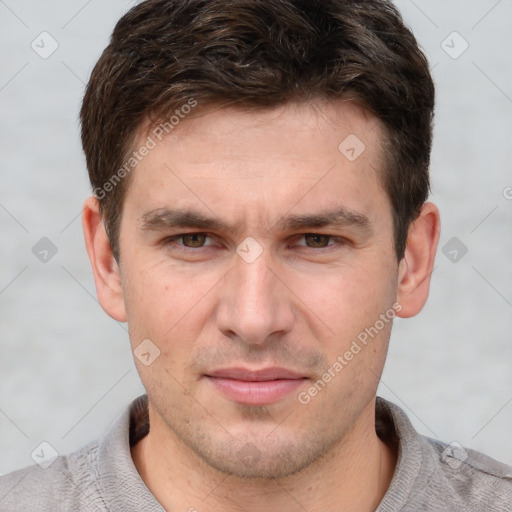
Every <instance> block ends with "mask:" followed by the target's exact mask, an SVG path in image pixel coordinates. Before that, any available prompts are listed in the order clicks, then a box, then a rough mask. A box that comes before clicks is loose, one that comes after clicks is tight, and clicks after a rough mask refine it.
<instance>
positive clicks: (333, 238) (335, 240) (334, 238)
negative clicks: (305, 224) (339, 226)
mask: <svg viewBox="0 0 512 512" xmlns="http://www.w3.org/2000/svg"><path fill="white" fill-rule="evenodd" d="M308 235H311V236H315V235H316V236H324V237H327V238H328V239H329V243H328V244H327V245H326V246H325V247H309V246H307V245H306V244H295V246H297V247H305V248H307V249H313V250H315V251H319V250H321V249H327V248H330V247H333V246H335V245H337V244H338V245H340V244H341V245H346V244H348V243H350V241H349V240H348V239H347V238H345V237H343V236H339V235H329V234H327V233H316V232H311V231H308V232H306V233H298V234H296V235H293V236H292V237H291V240H292V241H293V240H300V239H304V238H305V237H306V236H308Z"/></svg>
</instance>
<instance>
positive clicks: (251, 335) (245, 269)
mask: <svg viewBox="0 0 512 512" xmlns="http://www.w3.org/2000/svg"><path fill="white" fill-rule="evenodd" d="M235 258H236V260H235V268H233V269H232V270H231V272H229V273H228V275H227V276H226V277H225V280H224V282H223V286H222V289H221V291H220V295H219V302H218V304H217V308H216V322H217V327H218V329H219V330H220V331H221V332H222V334H224V336H227V337H229V338H231V339H234V340H237V341H239V342H242V343H245V344H250V345H263V344H265V343H267V342H268V341H269V340H271V339H275V338H277V337H279V336H280V335H283V334H286V333H288V332H290V331H291V329H292V327H293V324H294V321H295V314H294V308H293V297H292V294H291V292H290V290H289V289H288V288H287V287H286V286H285V284H284V283H283V282H282V280H281V279H279V278H278V277H277V276H278V273H277V269H273V268H272V266H273V265H272V261H271V258H270V257H269V256H268V255H267V254H265V251H264V252H263V254H262V255H261V256H260V257H259V258H258V259H257V260H256V261H253V262H252V263H247V262H246V261H244V260H243V259H242V258H241V257H239V256H236V257H235Z"/></svg>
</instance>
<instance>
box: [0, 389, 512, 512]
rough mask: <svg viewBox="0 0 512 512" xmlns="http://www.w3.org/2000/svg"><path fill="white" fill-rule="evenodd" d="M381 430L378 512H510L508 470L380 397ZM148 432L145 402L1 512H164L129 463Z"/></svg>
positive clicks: (9, 484) (31, 476) (35, 478)
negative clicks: (385, 466)
mask: <svg viewBox="0 0 512 512" xmlns="http://www.w3.org/2000/svg"><path fill="white" fill-rule="evenodd" d="M376 428H377V432H378V434H379V436H380V437H381V438H382V439H384V440H387V441H389V442H395V443H396V445H397V446H398V462H397V467H396V469H395V474H394V476H393V480H392V482H391V485H390V487H389V489H388V491H387V493H386V495H385V496H384V498H383V500H382V502H381V504H380V505H379V507H378V509H377V512H391V511H393V512H395V511H404V512H405V511H411V512H413V511H414V512H418V511H425V512H451V511H467V512H491V511H492V512H511V511H512V467H511V466H507V465H505V464H502V463H500V462H497V461H495V460H493V459H491V458H490V457H487V456H486V455H483V454H481V453H479V452H475V451H473V450H469V449H464V448H462V447H461V446H460V445H458V444H454V443H452V444H450V445H448V444H445V443H441V442H439V441H436V440H433V439H429V438H427V437H424V436H421V435H420V434H418V433H417V432H416V431H415V430H414V428H413V426H412V425H411V423H410V421H409V420H408V418H407V416H406V415H405V413H404V412H403V411H402V410H401V409H400V408H399V407H397V406H396V405H394V404H392V403H390V402H387V401H386V400H383V399H382V398H377V409H376ZM148 431H149V421H148V415H147V397H146V396H145V395H144V396H142V397H139V398H138V399H136V400H135V401H134V402H132V404H131V405H130V407H129V408H128V409H127V410H126V411H125V412H124V413H123V414H122V415H121V416H120V417H119V418H118V419H117V420H116V421H115V422H114V424H113V425H112V427H111V428H110V430H109V431H108V432H107V433H106V435H105V436H104V437H103V438H102V439H100V440H98V441H95V442H92V443H90V444H88V445H87V446H85V447H83V448H82V449H80V450H78V451H77V452H75V453H72V454H71V455H68V456H65V457H64V456H63V457H59V458H57V459H56V460H55V461H54V462H53V463H52V464H51V465H50V466H49V467H47V468H46V469H43V468H42V467H40V466H38V465H36V466H32V467H29V468H26V469H22V470H19V471H16V472H14V473H10V474H8V475H5V476H3V477H0V511H1V512H35V511H37V512H44V511H51V512H67V511H69V512H71V511H72V512H77V511H83V512H85V511H87V512H104V511H105V512H106V511H109V512H130V511H134V512H135V511H136V512H162V511H163V510H164V509H163V508H162V506H161V505H160V504H159V503H158V502H157V501H156V499H155V498H154V496H153V495H152V494H151V493H150V492H149V490H148V488H147V487H146V486H145V484H144V482H143V481H142V480H141V478H140V476H139V474H138V473H137V469H136V468H135V466H134V464H133V461H132V458H131V452H130V445H134V444H135V443H136V442H137V441H138V440H140V439H141V438H142V437H144V436H145V435H146V434H147V433H148ZM41 465H43V466H46V465H47V464H41Z"/></svg>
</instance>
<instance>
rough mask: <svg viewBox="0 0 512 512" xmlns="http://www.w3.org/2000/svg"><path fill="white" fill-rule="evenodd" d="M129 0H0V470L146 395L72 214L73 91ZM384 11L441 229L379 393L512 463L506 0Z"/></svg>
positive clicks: (76, 436)
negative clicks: (418, 114)
mask: <svg viewBox="0 0 512 512" xmlns="http://www.w3.org/2000/svg"><path fill="white" fill-rule="evenodd" d="M130 4H131V2H127V1H126V0H125V1H121V0H110V1H109V2H105V1H103V2H100V1H99V0H90V1H88V2H87V1H84V0H73V1H67V2H58V1H57V0H46V1H45V2H38V1H36V0H18V1H15V0H5V1H4V0H0V24H1V25H0V38H1V40H0V44H1V48H2V51H1V52H0V72H1V74H0V105H1V117H0V119H1V122H0V130H1V133H0V140H1V141H2V152H1V173H2V174H1V179H0V233H1V234H2V243H1V244H0V329H1V330H0V384H1V385H0V433H1V435H0V453H1V454H2V456H1V457H0V473H6V472H8V471H11V470H13V469H15V468H18V467H22V466H25V465H28V464H31V463H32V460H31V458H30V454H31V452H32V451H33V450H34V449H35V448H36V447H37V446H38V445H39V443H40V442H42V441H47V442H49V443H50V444H51V445H52V446H54V447H55V448H56V450H57V451H58V452H59V453H66V452H69V451H70V450H73V449H75V448H77V447H79V446H81V445H82V444H84V443H85V442H86V441H89V440H91V439H93V438H95V437H97V436H98V435H100V434H101V433H102V432H103V431H104V429H105V428H106V427H107V426H108V425H109V423H110V422H111V421H112V420H113V419H114V417H115V416H116V415H117V414H118V413H119V412H120V411H121V410H122V408H123V407H124V406H125V405H126V404H127V403H128V402H129V401H130V400H131V399H132V398H133V397H135V396H137V395H138V394H140V393H141V392H142V391H143V389H142V386H141V384H140V382H139V380H138V377H137V373H136V371H135V367H134V364H133V362H132V355H131V353H130V350H129V345H128V335H127V332H126V326H125V325H121V324H118V323H117V322H115V321H113V320H112V319H110V318H109V317H108V316H107V315H106V314H105V313H104V312H103V311H102V309H101V307H100V306H99V305H98V303H97V301H96V298H95V297H96V296H95V289H94V283H93V280H92V275H91V271H90V267H89V262H88V259H87V256H86V252H85V249H84V243H83V238H82V232H81V225H80V218H79V215H80V212H81V205H82V202H83V200H84V199H85V197H86V196H87V195H88V194H89V187H88V181H87V175H86V169H85V163H84V158H83V155H82V153H81V147H80V141H79V126H78V122H77V115H78V110H79V106H80V101H81V98H82V94H83V90H84V85H85V83H86V81H87V79H88V77H89V74H90V72H91V70H92V67H93V65H94V63H95V62H96V60H97V58H98V57H99V55H100V53H101V51H102V50H103V48H104V47H105V46H106V44H107V41H108V37H109V35H110V33H111V31H112V29H113V27H114V24H115V22H116V21H117V19H118V18H119V17H120V16H121V15H122V14H123V12H125V11H126V10H127V8H128V7H129V6H130ZM397 4H398V6H399V8H400V9H401V10H402V13H403V15H404V17H405V19H406V21H407V23H408V24H409V25H410V26H411V27H412V29H413V31H414V32H415V34H416V36H417V38H418V39H419V41H420V43H421V45H422V46H423V47H424V49H425V51H426V53H427V55H428V57H429V60H430V62H431V64H432V66H433V74H434V78H435V81H436V84H437V118H436V128H435V146H434V151H433V159H432V185H433V186H432V192H433V193H432V197H431V199H432V200H433V201H434V202H435V203H436V204H437V205H438V206H439V207H440V210H441V215H442V234H441V242H440V249H439V252H438V256H437V264H436V268H435V271H434V273H433V279H432V288H431V295H430V299H429V302H428V304H427V306H426V307H425V309H424V310H423V312H422V313H421V314H420V315H419V316H418V317H416V318H414V319H410V320H398V321H397V322H396V324H395V328H394V332H393V336H392V344H391V349H390V355H389V359H388V362H387V365H386V369H385V372H384V375H383V379H382V384H381V388H380V394H381V395H382V396H384V397H386V398H389V399H391V400H392V401H394V402H395V403H397V404H399V405H400V406H401V407H403V408H404V409H405V410H406V411H407V413H408V414H409V415H410V417H411V419H412V421H413V423H414V424H415V426H416V427H417V428H418V429H419V430H420V431H421V432H422V433H424V434H426V435H428V436H431V437H437V438H441V439H443V440H445V441H448V442H450V441H457V442H459V443H461V444H462V445H466V446H469V447H473V448H476V449H479V450H481V451H484V452H486V453H488V454H490V455H492V456H494V457H496V458H498V459H500V460H502V461H505V462H509V463H510V462H512V443H511V442H510V433H511V432H512V372H511V362H512V343H511V342H510V341H511V334H510V333H511V330H512V314H511V313H512V309H511V308H512V271H511V266H510V262H511V255H512V236H511V235H512V233H511V227H510V226H511V225H512V200H510V199H507V197H506V196H508V197H509V198H510V197H512V189H507V188H506V187H512V176H511V173H510V170H509V166H510V162H511V161H512V154H511V142H512V141H511V133H512V127H511V119H512V116H511V113H512V100H511V96H512V87H511V82H512V80H511V66H510V48H511V47H512V46H511V43H512V41H511V39H512V36H511V34H512V26H511V25H512V12H511V11H512V3H511V1H510V0H501V1H467V0H459V1H451V2H427V1H426V0H424V1H420V0H415V1H414V2H413V1H411V0H402V1H399V2H397ZM43 31H46V32H48V33H49V34H51V37H52V38H54V39H55V40H56V41H57V42H58V45H59V47H58V49H57V50H56V51H55V52H54V53H53V54H52V55H50V56H49V57H48V58H46V59H43V58H41V57H40V56H39V55H38V54H37V53H36V52H35V51H34V50H33V49H32V48H31V43H32V41H34V40H35V41H36V43H38V42H39V43H38V44H39V45H40V46H42V43H41V37H46V39H45V40H44V41H45V42H44V49H40V51H42V50H45V51H48V50H49V49H50V48H51V46H50V45H51V41H50V39H48V36H39V35H40V34H41V32H43ZM454 31H456V32H458V34H460V36H459V35H453V34H452V32H454ZM450 34H452V35H450ZM461 37H462V38H463V39H461ZM443 41H445V42H444V43H443ZM464 41H467V43H468V44H469V47H468V48H467V50H466V51H465V52H464V53H462V54H460V55H459V53H460V51H461V50H462V49H463V48H464V46H465V43H464ZM443 47H444V49H443ZM445 50H447V51H448V53H447V52H446V51H445ZM449 53H451V55H449ZM453 57H457V58H453ZM504 191H505V192H504ZM507 191H508V192H509V193H508V194H507ZM43 237H47V238H49V239H50V240H51V241H52V243H53V244H54V245H55V246H56V248H57V251H58V252H57V253H56V254H55V255H53V256H52V254H51V253H48V256H47V260H48V261H46V262H44V261H40V259H38V258H37V257H36V255H35V254H34V253H33V252H32V248H33V246H34V245H35V244H36V243H37V242H38V241H39V240H40V239H41V238H43ZM453 237H456V239H457V240H455V241H453V240H452V241H451V242H450V240H451V239H452V238H453ZM446 244H448V245H446ZM453 244H455V245H453ZM457 244H458V246H457ZM461 244H463V245H464V247H466V248H467V253H466V254H465V255H463V256H462V257H461V255H462V252H461V247H462V245H461ZM443 247H445V252H446V254H444V253H443V250H442V249H443ZM453 250H456V251H458V252H457V261H455V262H454V261H451V259H450V258H452V259H453V257H454V255H455V253H453ZM450 251H452V254H451V255H450ZM40 256H41V255H40ZM50 256H52V257H50Z"/></svg>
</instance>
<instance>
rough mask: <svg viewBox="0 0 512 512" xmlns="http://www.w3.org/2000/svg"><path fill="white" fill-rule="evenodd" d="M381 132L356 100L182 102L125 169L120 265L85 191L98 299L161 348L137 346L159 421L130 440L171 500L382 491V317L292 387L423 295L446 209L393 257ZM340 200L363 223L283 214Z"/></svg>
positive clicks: (370, 502) (335, 501) (190, 504)
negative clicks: (281, 374) (166, 215)
mask: <svg viewBox="0 0 512 512" xmlns="http://www.w3.org/2000/svg"><path fill="white" fill-rule="evenodd" d="M141 134H142V131H141ZM349 134H356V135H357V137H358V138H359V139H360V140H361V141H363V143H364V144H365V150H364V151H363V153H362V154H361V155H360V156H359V157H358V158H357V159H355V160H354V161H349V160H348V159H347V158H346V157H345V156H344V155H343V154H342V153H341V152H340V151H339V150H338V146H339V144H340V143H341V142H342V141H343V140H344V139H345V138H346V137H347V136H348V135H349ZM382 137H383V132H382V129H381V127H380V124H379V123H378V122H377V120H376V119H374V118H373V117H371V116H370V115H368V114H367V113H365V111H363V110H362V109H361V108H359V107H358V106H357V105H356V104H354V103H352V102H349V101H335V102H327V103H325V102H321V101H316V102H314V103H309V104H289V105H286V106H283V107H279V108H276V109H273V110H267V111H257V112H254V111H253V112H244V111H241V110H237V109H233V108H222V109H217V110H210V111H208V112H206V113H204V114H203V115H201V116H197V117H194V118H188V119H185V120H183V121H182V122H181V123H180V125H179V126H177V127H176V128H175V130H174V131H173V132H172V133H170V134H169V135H168V136H167V137H165V138H164V140H163V141H162V142H160V143H158V144H157V146H156V147H155V148H154V149H152V150H151V151H150V152H149V154H148V155H147V156H146V157H145V158H144V159H143V160H142V161H141V162H140V163H139V164H138V165H137V168H136V169H135V170H134V171H133V176H132V182H131V184H130V187H129V189H128V192H127V195H126V198H125V203H124V210H123V218H122V223H121V229H120V254H121V256H120V264H119V265H118V263H117V262H116V261H115V259H114V258H113V256H112V252H111V248H110V244H109V242H108V239H107V237H106V235H105V230H104V227H103V223H102V219H101V215H100V213H99V207H98V201H97V199H95V198H94V197H91V198H89V199H88V200H87V201H86V203H85V207H84V213H83V227H84V233H85V239H86V246H87V250H88V254H89V257H90V260H91V263H92V268H93V272H94V277H95V282H96V287H97V293H98V297H99V300H100V302H101V304H102V306H103V308H104V310H105V311H106V312H107V313H108V314H109V315H110V316H111V317H113V318H114V319H116V320H118V321H121V322H124V321H127V322H128V326H129V332H130V340H131V346H132V349H133V350H135V349H136V348H137V346H138V345H139V344H140V343H141V342H142V340H144V339H147V338H149V339H150V340H151V341H152V343H154V344H155V345H156V346H157V347H158V349H159V350H160V355H159V357H158V358H157V359H156V360H155V361H154V362H153V363H152V364H150V365H149V366H145V365H143V364H142V363H141V362H140V361H139V360H138V359H137V358H135V362H136V365H137V368H138V371H139V374H140V377H141V380H142V382H143V384H144V386H145V388H146V391H147V394H148V398H149V415H150V424H151V431H150V433H149V434H148V436H146V437H145V438H144V439H143V440H141V441H140V442H139V443H138V444H137V445H136V446H135V447H133V449H132V456H133V459H134V463H135V466H136V467H137V470H138V471H139V473H140V475H141V477H142V479H143V480H144V481H145V483H146V485H147V486H148V488H149V489H150V490H151V492H152V493H153V494H154V496H155V497H156V498H157V499H158V501H159V502H160V503H161V504H162V506H163V507H164V508H165V509H166V510H184V511H185V510H194V509H197V510H198V511H199V512H203V511H226V512H231V511H241V510H244V511H249V512H253V511H254V512H255V511H268V510H288V511H290V512H294V511H303V510H308V511H310V512H314V511H320V510H344V511H370V510H374V509H375V508H376V507H377V506H378V503H379V502H380V501H381V499H382V497H383V496H384V494H385V492H386V490H387V488H388V486H389V484H390V482H391V479H392V476H393V471H394V468H395V464H396V457H397V454H396V452H395V451H394V449H393V447H391V446H387V445H385V444H384V443H383V442H382V441H381V440H380V439H379V438H378V437H377V435H376V432H375V424H374V423H375V422H374V414H375V413H374V411H375V399H376V390H377V385H378V381H379V378H380V376H381V373H382V369H383V365H384V361H385V358H386V353H387V348H388V342H389V337H390V333H391V324H392V322H388V323H385V324H384V327H383V328H382V329H381V330H380V331H379V332H378V334H377V335H376V336H375V337H374V338H373V339H372V340H371V341H370V342H369V343H368V344H367V346H366V347H364V348H363V349H362V350H361V351H360V352H359V353H358V354H357V355H355V356H354V357H353V359H352V360H350V361H349V362H348V363H347V364H346V366H344V367H343V370H342V371H340V372H339V373H337V374H336V376H335V377H334V378H332V379H331V380H330V382H329V383H328V384H327V385H326V386H325V387H324V388H323V389H322V390H321V391H320V392H318V393H317V394H316V396H314V397H312V398H311V400H310V401H309V403H307V404H306V405H304V404H302V403H300V401H299V400H298V398H297V395H298V393H299V392H304V391H307V390H308V389H309V388H310V387H311V386H312V385H313V384H314V383H315V382H316V381H317V380H318V379H321V378H322V375H323V374H324V372H326V371H327V370H328V368H330V367H332V365H333V363H334V362H335V361H336V360H337V357H338V356H339V355H343V354H344V353H345V352H346V351H347V350H348V349H349V348H350V345H351V343H352V341H353V340H354V339H356V337H357V335H358V334H359V333H361V332H362V331H364V329H365V328H367V327H370V326H373V325H375V323H376V321H377V320H378V319H379V318H380V315H381V314H383V313H385V312H386V311H389V310H390V309H392V306H393V304H394V303H399V308H400V312H397V313H396V314H397V315H398V316H401V317H410V316H413V315H415V314H417V313H418V312H419V311H420V310H421V308H422V307H423V305H424V303H425V301H426V299H427V296H428V289H429V283H430V274H431V272H432V269H433V264H434V255H435V251H436V247H437V243H438V237H439V212H438V210H437V208H436V207H435V206H434V205H433V204H432V203H425V205H424V206H423V208H422V210H421V214H420V216H419V217H418V218H417V219H416V221H415V222H414V223H413V224H412V225H411V227H410V230H409V236H408V244H407V248H406V253H405V256H404V258H403V259H402V260H401V261H400V262H397V258H396V254H395V252H394V244H393V230H392V213H391V206H390V203H389V200H388V197H387V195H386V193H385V191H384V189H383V188H382V185H381V182H380V179H379V172H380V171H379V169H380V167H381V162H382V153H381V149H380V146H381V144H380V143H381V141H382ZM143 140H144V138H143V136H142V135H141V138H140V141H139V143H140V144H142V143H143ZM166 208H167V209H173V210H176V209H179V210H187V211H192V212H195V213H197V214H202V215H203V216H208V217H212V218H213V219H216V220H217V221H222V223H224V224H226V226H223V225H222V224H219V225H216V226H214V229H210V228H212V226H208V229H205V226H202V225H200V226H194V227H191V226H190V225H185V226H171V225H162V222H161V220H162V218H163V217H162V216H160V217H158V215H156V216H155V212H156V213H161V212H162V209H166ZM340 208H344V209H345V211H351V212H352V213H356V214H357V215H358V216H359V217H358V218H366V220H367V222H366V223H365V224H364V225H360V224H357V223H342V224H340V225H338V224H332V223H331V224H328V225H325V226H322V227H318V226H312V225H309V224H308V223H307V222H304V223H303V224H304V225H300V226H298V225H297V223H295V225H293V224H292V223H290V222H288V223H286V222H285V221H286V219H289V218H290V217H291V216H294V217H295V218H297V217H301V216H305V215H309V216H311V215H319V214H325V213H326V212H328V211H329V212H330V211H338V210H339V209H340ZM159 219H160V221H159ZM306 220H307V219H306ZM205 232H206V235H207V236H204V235H202V234H201V233H205ZM189 233H195V234H196V236H192V237H190V236H188V237H185V238H183V235H184V234H189ZM310 233H312V234H316V235H320V236H316V237H315V236H314V235H309V234H310ZM180 235H181V237H180ZM323 235H325V236H323ZM247 237H252V239H254V240H255V241H256V242H257V244H258V245H256V246H254V247H256V248H258V246H259V249H258V250H262V252H261V254H260V255H259V257H258V258H257V259H255V261H253V262H251V263H247V262H246V261H245V260H244V259H243V258H242V257H241V256H240V255H239V254H238V253H237V251H236V249H237V247H238V246H240V244H241V243H242V242H243V241H244V240H245V239H246V238H247ZM202 244H204V245H202ZM187 245H188V246H187ZM242 247H247V246H244V245H243V244H242ZM254 247H253V248H252V249H250V250H255V249H254ZM252 254H254V253H252ZM226 367H244V368H246V369H260V368H268V367H283V368H287V369H290V370H293V371H295V372H297V373H298V374H300V375H301V376H303V377H304V379H303V380H302V381H300V383H299V387H298V388H297V389H295V390H294V392H292V393H290V394H288V395H286V396H284V397H282V398H280V399H279V400H277V401H275V402H273V403H270V404H267V405H247V404H242V403H238V402H236V401H234V400H232V399H230V398H227V397H226V396H225V395H224V394H222V393H221V392H220V391H219V390H218V388H217V387H215V386H214V385H212V380H211V379H209V378H208V377H206V375H208V374H209V373H211V372H212V371H214V370H216V369H219V368H226ZM248 455H249V457H247V456H248Z"/></svg>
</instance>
